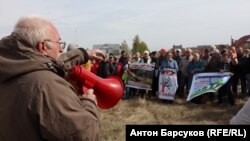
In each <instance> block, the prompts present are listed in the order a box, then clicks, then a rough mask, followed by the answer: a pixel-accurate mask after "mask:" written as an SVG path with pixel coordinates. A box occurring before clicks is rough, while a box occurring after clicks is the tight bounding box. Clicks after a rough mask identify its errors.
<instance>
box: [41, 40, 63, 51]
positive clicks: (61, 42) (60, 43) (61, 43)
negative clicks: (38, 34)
mask: <svg viewBox="0 0 250 141" xmlns="http://www.w3.org/2000/svg"><path fill="white" fill-rule="evenodd" d="M44 41H45V42H52V43H58V44H59V46H60V48H61V49H64V48H65V46H66V42H64V41H58V42H56V41H51V40H49V39H46V40H44Z"/></svg>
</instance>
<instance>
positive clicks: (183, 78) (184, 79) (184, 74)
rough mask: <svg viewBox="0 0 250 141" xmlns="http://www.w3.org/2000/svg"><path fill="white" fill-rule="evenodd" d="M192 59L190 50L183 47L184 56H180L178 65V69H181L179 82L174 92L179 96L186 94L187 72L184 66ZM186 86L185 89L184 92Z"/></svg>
mask: <svg viewBox="0 0 250 141" xmlns="http://www.w3.org/2000/svg"><path fill="white" fill-rule="evenodd" d="M192 59H193V56H192V50H191V49H189V48H187V49H185V56H184V57H182V59H181V62H180V65H179V69H180V70H181V83H180V86H179V88H178V91H177V92H176V94H177V95H179V96H180V97H185V96H187V94H188V92H189V91H188V79H189V78H188V77H189V76H188V73H187V71H186V67H187V65H188V63H189V62H191V61H192ZM185 88H186V91H185V92H184V90H185Z"/></svg>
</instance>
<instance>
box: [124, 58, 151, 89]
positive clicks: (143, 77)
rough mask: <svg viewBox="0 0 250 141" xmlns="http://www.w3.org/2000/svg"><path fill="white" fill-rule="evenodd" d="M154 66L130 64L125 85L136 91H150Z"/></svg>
mask: <svg viewBox="0 0 250 141" xmlns="http://www.w3.org/2000/svg"><path fill="white" fill-rule="evenodd" d="M154 67H155V65H154V64H146V63H131V64H129V65H128V70H127V71H126V73H127V79H128V81H127V85H126V87H132V88H137V89H145V90H152V80H153V71H154Z"/></svg>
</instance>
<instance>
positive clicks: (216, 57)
mask: <svg viewBox="0 0 250 141" xmlns="http://www.w3.org/2000/svg"><path fill="white" fill-rule="evenodd" d="M210 55H211V59H210V60H209V62H208V64H207V65H206V67H205V72H219V71H220V62H221V54H220V51H219V50H218V49H217V48H212V51H211V52H210ZM214 95H215V93H212V92H210V93H208V96H209V99H210V101H213V100H214Z"/></svg>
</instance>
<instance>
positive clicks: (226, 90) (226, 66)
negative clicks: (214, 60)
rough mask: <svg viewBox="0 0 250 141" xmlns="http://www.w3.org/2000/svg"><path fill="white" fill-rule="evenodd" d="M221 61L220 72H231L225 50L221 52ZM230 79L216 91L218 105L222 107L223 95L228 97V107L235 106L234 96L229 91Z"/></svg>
mask: <svg viewBox="0 0 250 141" xmlns="http://www.w3.org/2000/svg"><path fill="white" fill-rule="evenodd" d="M221 56H222V59H221V61H220V72H231V69H232V64H231V61H230V60H229V58H228V53H227V51H226V50H223V51H221ZM231 74H232V75H233V73H231ZM231 83H232V77H231V78H230V79H229V80H228V81H227V83H226V84H224V85H223V86H222V87H221V88H220V89H219V90H218V104H219V106H223V104H224V103H223V95H225V94H226V95H227V96H228V100H229V103H230V105H235V99H234V95H233V92H232V89H231Z"/></svg>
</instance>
